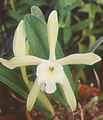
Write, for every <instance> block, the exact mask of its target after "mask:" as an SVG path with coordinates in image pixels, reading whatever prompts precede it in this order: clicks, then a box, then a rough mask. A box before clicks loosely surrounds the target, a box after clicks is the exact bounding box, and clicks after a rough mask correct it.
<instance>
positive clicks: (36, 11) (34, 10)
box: [31, 6, 45, 21]
mask: <svg viewBox="0 0 103 120" xmlns="http://www.w3.org/2000/svg"><path fill="white" fill-rule="evenodd" d="M31 14H32V15H35V16H37V17H39V18H41V19H42V20H44V21H45V18H44V15H43V13H42V11H41V9H40V8H38V7H37V6H33V7H32V8H31Z"/></svg>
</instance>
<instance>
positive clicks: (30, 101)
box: [27, 79, 42, 111]
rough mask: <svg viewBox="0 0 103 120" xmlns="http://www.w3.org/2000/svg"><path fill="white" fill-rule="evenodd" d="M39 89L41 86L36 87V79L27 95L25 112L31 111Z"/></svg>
mask: <svg viewBox="0 0 103 120" xmlns="http://www.w3.org/2000/svg"><path fill="white" fill-rule="evenodd" d="M41 87H42V84H41V85H38V81H37V79H36V80H35V82H34V84H33V86H32V88H31V91H30V93H29V95H28V98H27V110H28V111H31V109H32V108H33V105H34V103H35V101H36V99H37V96H38V94H39V92H40V89H41Z"/></svg>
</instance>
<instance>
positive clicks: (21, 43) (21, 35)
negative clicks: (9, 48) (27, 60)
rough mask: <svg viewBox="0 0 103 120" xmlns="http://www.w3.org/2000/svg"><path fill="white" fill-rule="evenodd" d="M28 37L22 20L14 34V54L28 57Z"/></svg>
mask: <svg viewBox="0 0 103 120" xmlns="http://www.w3.org/2000/svg"><path fill="white" fill-rule="evenodd" d="M25 39H26V35H25V30H24V21H23V20H21V21H20V23H19V25H18V26H17V29H16V31H15V34H14V40H13V52H14V55H15V56H17V57H18V56H23V55H26V43H25Z"/></svg>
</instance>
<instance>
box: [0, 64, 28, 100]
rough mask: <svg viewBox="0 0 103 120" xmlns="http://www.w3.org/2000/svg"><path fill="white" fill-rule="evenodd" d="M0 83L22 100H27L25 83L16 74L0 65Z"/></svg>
mask: <svg viewBox="0 0 103 120" xmlns="http://www.w3.org/2000/svg"><path fill="white" fill-rule="evenodd" d="M0 81H1V82H2V83H4V84H5V85H7V86H8V87H10V88H11V89H13V90H14V91H16V92H17V93H18V94H19V95H21V96H22V97H24V98H27V95H28V89H27V87H26V86H25V83H24V82H23V80H22V79H20V77H19V76H18V74H17V73H16V72H14V71H13V70H10V69H8V68H6V67H4V66H3V65H1V64H0Z"/></svg>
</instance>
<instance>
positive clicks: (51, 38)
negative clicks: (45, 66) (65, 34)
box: [47, 10, 58, 61]
mask: <svg viewBox="0 0 103 120" xmlns="http://www.w3.org/2000/svg"><path fill="white" fill-rule="evenodd" d="M47 31H48V42H49V50H50V51H49V52H50V57H49V59H50V60H51V61H53V60H55V47H56V41H57V35H58V17H57V12H56V11H55V10H53V11H52V12H51V14H50V15H49V18H48V23H47Z"/></svg>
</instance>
